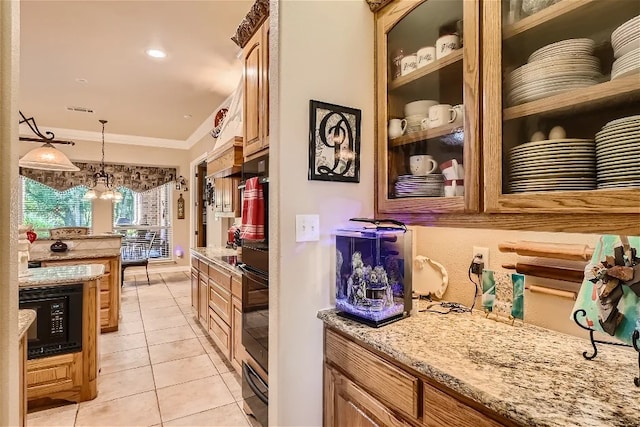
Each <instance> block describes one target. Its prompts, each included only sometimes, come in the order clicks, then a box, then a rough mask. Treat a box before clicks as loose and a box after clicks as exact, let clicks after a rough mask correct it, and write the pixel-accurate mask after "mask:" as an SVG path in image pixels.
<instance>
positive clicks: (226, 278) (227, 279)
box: [209, 266, 231, 291]
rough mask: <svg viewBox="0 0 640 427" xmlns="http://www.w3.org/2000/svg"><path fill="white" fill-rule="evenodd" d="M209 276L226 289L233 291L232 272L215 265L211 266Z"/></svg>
mask: <svg viewBox="0 0 640 427" xmlns="http://www.w3.org/2000/svg"><path fill="white" fill-rule="evenodd" d="M209 278H210V279H211V280H213V281H215V282H216V283H217V284H218V285H220V286H222V287H223V288H224V289H226V290H228V291H231V274H229V273H225V272H224V271H221V270H218V269H217V268H215V267H214V266H210V267H209Z"/></svg>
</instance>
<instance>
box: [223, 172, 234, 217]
mask: <svg viewBox="0 0 640 427" xmlns="http://www.w3.org/2000/svg"><path fill="white" fill-rule="evenodd" d="M223 180H224V184H223V186H222V192H223V193H224V195H223V196H222V212H233V188H231V185H232V182H231V178H223Z"/></svg>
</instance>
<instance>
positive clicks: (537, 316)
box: [413, 227, 598, 336]
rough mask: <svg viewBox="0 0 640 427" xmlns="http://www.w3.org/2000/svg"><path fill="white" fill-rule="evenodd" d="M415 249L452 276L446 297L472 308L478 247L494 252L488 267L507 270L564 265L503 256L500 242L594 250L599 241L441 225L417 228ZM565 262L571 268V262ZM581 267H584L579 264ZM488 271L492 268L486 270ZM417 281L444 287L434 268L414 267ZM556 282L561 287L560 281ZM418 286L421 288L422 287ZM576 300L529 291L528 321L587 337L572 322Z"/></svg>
mask: <svg viewBox="0 0 640 427" xmlns="http://www.w3.org/2000/svg"><path fill="white" fill-rule="evenodd" d="M414 230H415V232H416V234H415V241H416V245H415V246H416V249H415V253H414V256H416V255H424V256H427V257H429V258H432V259H433V260H435V261H437V262H439V263H441V264H442V265H444V267H445V268H446V269H447V272H448V274H449V287H448V289H447V292H446V293H445V294H444V296H443V299H444V300H447V301H457V302H461V303H463V304H466V305H471V303H472V301H473V300H472V297H473V292H474V287H473V285H472V284H471V283H470V282H469V278H468V276H467V271H468V268H469V264H470V263H471V258H472V253H473V247H474V246H480V247H487V248H489V264H490V265H489V266H488V268H490V269H492V270H496V271H504V272H506V271H512V270H504V269H503V268H502V267H501V266H502V264H506V263H511V264H515V263H516V262H525V263H526V262H527V261H537V262H539V263H540V262H542V263H549V262H552V263H553V262H556V263H558V264H563V263H562V262H558V261H553V260H549V259H548V258H547V259H542V258H539V259H537V260H536V259H535V258H532V257H521V256H518V255H517V254H515V253H508V252H506V253H502V252H500V251H499V250H498V244H499V243H502V242H505V241H517V240H530V241H536V242H553V243H581V244H588V245H590V246H595V243H596V241H597V240H598V236H597V235H593V234H574V233H542V232H530V231H503V230H482V229H480V230H476V229H461V228H438V227H415V228H414ZM566 264H571V263H570V262H569V263H566ZM576 264H580V263H576ZM485 268H487V266H485ZM413 280H414V281H419V280H435V281H437V283H440V276H439V274H436V273H435V272H433V270H432V269H430V268H426V269H425V271H418V270H415V269H414V276H413ZM526 280H527V283H529V282H531V283H538V284H545V283H554V282H553V281H551V280H546V281H545V279H539V278H536V277H529V276H528V277H527V279H526ZM555 283H556V284H561V283H558V282H555ZM418 286H419V285H418ZM573 303H574V301H573V300H571V299H568V298H561V297H556V296H549V295H544V294H539V293H532V292H530V291H528V290H527V291H526V293H525V302H524V305H525V321H526V322H527V323H531V324H534V325H538V326H542V327H545V328H548V329H554V330H556V331H560V332H564V333H567V334H572V335H577V336H586V334H584V333H583V331H582V330H581V329H580V328H578V326H576V325H575V323H574V322H573V320H571V319H570V315H571V314H572V309H573ZM480 304H481V303H480V298H478V300H477V302H476V307H478V306H479V305H480Z"/></svg>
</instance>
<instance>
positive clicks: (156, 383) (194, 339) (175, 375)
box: [27, 271, 250, 427]
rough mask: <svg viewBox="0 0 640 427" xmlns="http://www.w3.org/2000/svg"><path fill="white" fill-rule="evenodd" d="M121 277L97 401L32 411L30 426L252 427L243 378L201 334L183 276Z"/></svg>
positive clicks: (105, 337)
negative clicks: (117, 315)
mask: <svg viewBox="0 0 640 427" xmlns="http://www.w3.org/2000/svg"><path fill="white" fill-rule="evenodd" d="M150 276H151V286H148V285H147V281H146V276H144V273H143V274H142V275H139V274H138V273H137V272H136V273H134V274H129V272H128V271H127V275H126V276H125V285H124V288H123V291H122V319H121V321H120V327H119V330H118V332H113V333H109V334H104V335H101V340H100V343H99V346H100V354H101V359H100V362H101V372H100V377H99V379H98V397H97V398H96V399H94V400H91V401H88V402H82V403H80V404H75V403H74V404H67V405H63V406H58V407H55V408H52V409H44V410H36V411H31V412H30V413H29V414H28V417H27V425H28V426H34V427H35V426H128V427H134V426H161V425H164V426H225V427H231V426H249V425H250V424H249V420H248V419H247V418H246V416H245V415H244V413H243V411H242V409H241V408H242V402H241V399H242V390H241V382H240V381H241V380H240V377H239V376H238V375H237V374H236V373H235V371H234V370H233V368H232V367H231V366H230V365H229V364H228V362H226V361H225V360H224V356H222V355H221V354H220V352H219V351H218V349H217V348H216V347H215V344H212V343H211V342H210V341H209V339H208V338H207V337H206V336H205V333H204V330H203V329H201V327H200V325H199V324H198V323H197V321H196V320H195V318H194V314H193V311H192V308H191V285H190V279H189V276H188V275H187V273H159V274H150Z"/></svg>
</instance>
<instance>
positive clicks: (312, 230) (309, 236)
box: [296, 215, 320, 242]
mask: <svg viewBox="0 0 640 427" xmlns="http://www.w3.org/2000/svg"><path fill="white" fill-rule="evenodd" d="M318 240H320V216H319V215H296V242H317V241H318Z"/></svg>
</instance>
